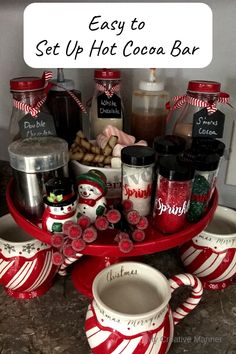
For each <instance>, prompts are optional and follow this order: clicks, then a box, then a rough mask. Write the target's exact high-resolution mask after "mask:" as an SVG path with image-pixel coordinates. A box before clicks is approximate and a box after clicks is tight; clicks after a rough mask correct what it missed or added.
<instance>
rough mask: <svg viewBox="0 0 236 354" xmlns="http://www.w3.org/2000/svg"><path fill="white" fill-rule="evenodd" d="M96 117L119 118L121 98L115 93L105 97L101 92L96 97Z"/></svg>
mask: <svg viewBox="0 0 236 354" xmlns="http://www.w3.org/2000/svg"><path fill="white" fill-rule="evenodd" d="M97 114H98V118H121V99H120V97H119V96H117V95H116V94H113V96H112V97H110V98H109V97H107V95H106V94H105V93H102V94H101V95H99V96H98V97H97Z"/></svg>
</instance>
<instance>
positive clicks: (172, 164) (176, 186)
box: [153, 156, 194, 234]
mask: <svg viewBox="0 0 236 354" xmlns="http://www.w3.org/2000/svg"><path fill="white" fill-rule="evenodd" d="M193 175H194V169H193V168H192V166H191V165H190V164H189V163H186V162H182V161H179V160H178V158H177V157H176V156H168V157H162V158H160V160H159V168H158V179H157V189H156V196H155V205H154V213H153V225H154V227H155V228H157V229H158V230H160V231H161V232H163V233H168V234H171V233H175V232H177V231H179V230H181V229H182V228H183V227H184V225H185V223H186V214H187V211H188V208H189V203H190V198H191V191H192V179H193Z"/></svg>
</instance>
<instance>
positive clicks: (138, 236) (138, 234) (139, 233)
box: [132, 229, 145, 242]
mask: <svg viewBox="0 0 236 354" xmlns="http://www.w3.org/2000/svg"><path fill="white" fill-rule="evenodd" d="M132 238H133V240H134V241H138V242H140V241H143V240H144V239H145V232H144V231H143V230H139V229H136V230H134V231H133V232H132Z"/></svg>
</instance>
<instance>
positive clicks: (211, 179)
mask: <svg viewBox="0 0 236 354" xmlns="http://www.w3.org/2000/svg"><path fill="white" fill-rule="evenodd" d="M219 162H220V155H218V154H215V153H209V154H208V155H206V152H205V154H204V155H203V154H197V155H193V166H194V167H195V176H194V181H193V189H192V195H191V200H190V207H189V210H188V214H187V219H188V220H189V221H191V222H197V221H199V220H200V219H201V218H202V216H203V215H204V214H205V212H206V210H207V206H208V204H209V202H210V200H211V197H212V194H213V192H214V190H215V186H216V180H217V175H218V171H219Z"/></svg>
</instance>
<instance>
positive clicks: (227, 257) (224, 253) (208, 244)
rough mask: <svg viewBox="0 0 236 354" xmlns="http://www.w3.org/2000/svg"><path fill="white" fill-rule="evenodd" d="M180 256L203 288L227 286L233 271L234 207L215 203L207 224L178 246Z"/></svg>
mask: <svg viewBox="0 0 236 354" xmlns="http://www.w3.org/2000/svg"><path fill="white" fill-rule="evenodd" d="M180 256H181V260H182V262H183V264H184V267H185V269H186V270H187V271H188V272H189V273H191V274H194V275H196V276H197V277H198V278H200V279H201V281H202V283H203V287H204V288H205V289H209V290H221V289H224V288H226V287H227V286H229V285H230V284H231V283H232V280H233V277H234V276H235V274H236V211H235V210H233V209H230V208H226V207H223V206H220V205H218V206H217V208H216V211H215V213H214V216H213V219H212V221H211V222H210V223H209V224H208V226H207V228H206V229H205V230H204V231H202V232H201V233H200V234H199V235H198V236H196V237H194V238H193V239H192V240H191V241H189V242H187V243H185V244H184V245H183V246H181V247H180Z"/></svg>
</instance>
